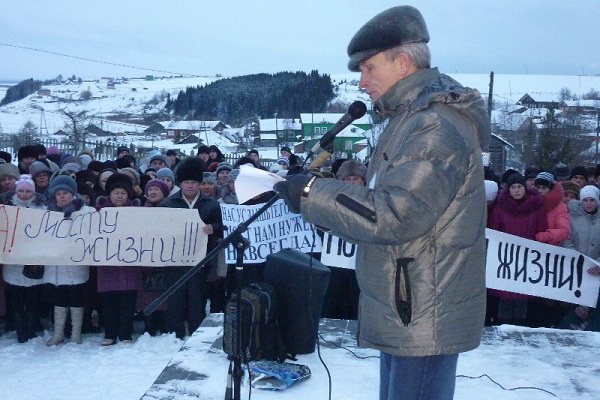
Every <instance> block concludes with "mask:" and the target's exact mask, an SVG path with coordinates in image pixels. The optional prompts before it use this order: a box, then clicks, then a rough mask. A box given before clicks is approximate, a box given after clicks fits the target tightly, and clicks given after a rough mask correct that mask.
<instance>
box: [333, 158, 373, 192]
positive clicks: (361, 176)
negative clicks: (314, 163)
mask: <svg viewBox="0 0 600 400" xmlns="http://www.w3.org/2000/svg"><path fill="white" fill-rule="evenodd" d="M366 177H367V167H366V166H365V165H364V164H362V163H361V162H360V161H357V160H347V161H345V162H344V163H343V164H342V165H341V166H340V168H339V169H338V171H337V178H338V179H339V180H342V181H344V182H350V183H352V184H354V185H363V186H364V185H365V183H366Z"/></svg>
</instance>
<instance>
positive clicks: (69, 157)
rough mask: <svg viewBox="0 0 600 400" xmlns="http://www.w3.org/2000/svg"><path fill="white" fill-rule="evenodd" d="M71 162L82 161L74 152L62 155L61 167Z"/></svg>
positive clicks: (78, 162)
mask: <svg viewBox="0 0 600 400" xmlns="http://www.w3.org/2000/svg"><path fill="white" fill-rule="evenodd" d="M69 163H77V164H81V161H79V158H77V157H75V156H74V155H73V154H63V155H62V156H61V157H60V167H61V168H62V167H64V166H65V165H66V164H69Z"/></svg>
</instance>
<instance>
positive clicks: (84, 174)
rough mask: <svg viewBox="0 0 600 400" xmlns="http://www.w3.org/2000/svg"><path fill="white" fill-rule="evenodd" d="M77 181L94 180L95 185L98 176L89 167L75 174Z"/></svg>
mask: <svg viewBox="0 0 600 400" xmlns="http://www.w3.org/2000/svg"><path fill="white" fill-rule="evenodd" d="M75 182H77V183H86V182H92V183H93V184H94V185H95V184H96V183H97V182H98V177H96V174H95V173H93V172H92V171H90V170H89V169H83V170H81V171H79V172H77V173H76V174H75Z"/></svg>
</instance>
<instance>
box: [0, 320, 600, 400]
mask: <svg viewBox="0 0 600 400" xmlns="http://www.w3.org/2000/svg"><path fill="white" fill-rule="evenodd" d="M211 319H214V320H216V321H221V320H222V316H220V315H213V316H212V318H211ZM138 331H139V324H138ZM220 332H221V329H220V328H219V327H211V328H204V327H201V328H199V330H198V331H196V333H195V334H194V335H193V336H192V337H191V338H189V339H188V340H187V342H185V346H184V347H183V349H184V351H182V352H179V350H180V348H182V346H183V345H184V342H183V341H181V340H179V339H176V338H175V336H174V334H163V335H161V336H157V337H150V336H148V335H147V334H145V335H142V336H137V335H135V336H134V337H135V338H136V340H135V341H134V343H133V344H117V345H115V346H108V347H102V346H100V345H99V343H100V341H101V340H102V335H101V334H86V335H84V338H83V344H81V345H76V344H73V343H68V342H67V343H66V344H61V345H57V346H52V347H47V346H46V345H45V340H46V339H48V338H49V337H50V332H48V331H46V332H45V334H44V338H42V337H39V338H36V339H33V340H30V341H29V342H27V343H24V344H18V343H17V341H16V337H15V334H14V332H13V333H8V334H5V335H3V336H1V337H0V360H1V361H0V377H2V378H1V383H0V398H1V399H6V400H25V399H27V400H29V399H34V400H37V399H43V400H64V399H83V398H85V399H86V400H105V399H118V400H136V399H140V398H141V397H142V396H143V395H144V393H146V391H147V390H148V389H149V388H150V387H151V386H152V384H153V383H154V381H155V380H156V378H157V377H158V376H159V374H160V373H161V371H162V370H163V368H165V367H166V366H167V365H168V364H169V363H170V362H171V363H170V364H171V365H176V366H177V367H178V368H177V369H178V370H179V371H181V373H180V376H179V377H175V376H171V377H170V380H168V381H166V382H165V380H164V379H163V383H162V384H160V385H159V386H158V387H155V388H153V389H154V390H152V391H150V392H149V396H147V397H146V398H148V399H150V398H151V399H156V398H161V399H171V400H178V399H179V400H183V399H191V398H201V399H222V398H223V394H224V391H225V385H226V379H225V377H226V372H227V365H228V361H227V359H226V356H225V354H224V353H223V352H222V351H221V350H218V349H215V348H212V349H211V350H210V351H208V352H207V351H206V349H207V348H208V347H210V346H211V345H212V344H213V342H214V341H215V340H218V339H217V338H218V336H219V335H220ZM321 334H322V336H323V338H324V339H326V340H328V341H330V342H332V341H333V342H340V338H339V337H338V336H336V335H335V334H333V333H332V332H330V331H327V330H323V329H322V331H321ZM352 342H353V339H352V337H347V336H346V337H345V338H344V339H343V341H342V342H340V343H341V344H343V345H345V346H349V347H350V348H351V350H353V351H354V352H355V353H357V354H358V355H361V356H369V355H370V356H377V352H375V351H373V350H369V349H356V348H355V346H354V345H353V344H352ZM599 346H600V334H599V333H594V332H578V331H560V330H552V329H530V328H520V327H514V326H506V325H505V326H501V327H497V328H495V329H494V330H486V333H485V336H484V339H483V341H482V345H481V346H480V347H479V348H478V349H476V350H473V351H470V352H467V353H464V354H462V355H461V356H460V357H459V363H458V371H457V375H458V378H457V385H456V396H455V398H456V399H457V400H459V399H460V400H500V399H501V400H523V399H526V400H551V399H560V400H574V399H580V400H597V399H599V398H600V389H599V388H598V385H597V379H598V378H597V374H598V371H599V370H600V361H598V357H597V356H596V354H597V349H598V348H599ZM321 356H322V358H323V360H324V362H325V363H326V365H327V366H328V368H329V369H330V371H331V376H332V398H333V399H361V400H363V399H376V398H377V384H378V382H377V379H378V360H377V358H369V359H358V358H356V357H354V355H353V354H352V353H350V352H348V351H346V350H342V349H339V348H335V347H333V346H331V345H330V343H325V342H321ZM297 362H298V363H300V364H304V365H307V366H309V368H310V369H311V371H312V377H311V378H310V379H309V380H307V381H306V382H302V383H300V384H298V385H297V386H294V387H292V388H290V389H288V390H287V391H285V392H265V391H260V390H257V389H254V390H253V391H252V398H253V399H257V400H260V399H268V400H270V399H276V398H286V399H290V400H296V399H298V400H309V399H310V400H313V399H323V400H326V399H327V388H328V380H327V374H326V371H325V369H324V367H323V366H322V365H321V362H320V360H319V358H318V354H317V353H316V352H315V353H313V354H308V355H301V356H299V359H298V361H297ZM190 374H191V375H194V374H195V375H196V376H198V374H201V376H202V379H189V380H186V377H189V376H190ZM247 393H248V389H247V387H246V386H244V387H243V388H242V394H243V397H242V398H245V396H247ZM150 394H154V395H156V396H158V397H154V396H150ZM191 394H193V395H191Z"/></svg>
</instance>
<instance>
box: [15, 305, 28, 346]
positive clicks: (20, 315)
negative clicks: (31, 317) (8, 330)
mask: <svg viewBox="0 0 600 400" xmlns="http://www.w3.org/2000/svg"><path fill="white" fill-rule="evenodd" d="M13 321H14V322H15V330H16V331H17V341H18V342H19V343H25V342H26V341H28V340H29V337H28V335H27V325H26V324H25V313H24V312H22V311H14V312H13Z"/></svg>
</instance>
